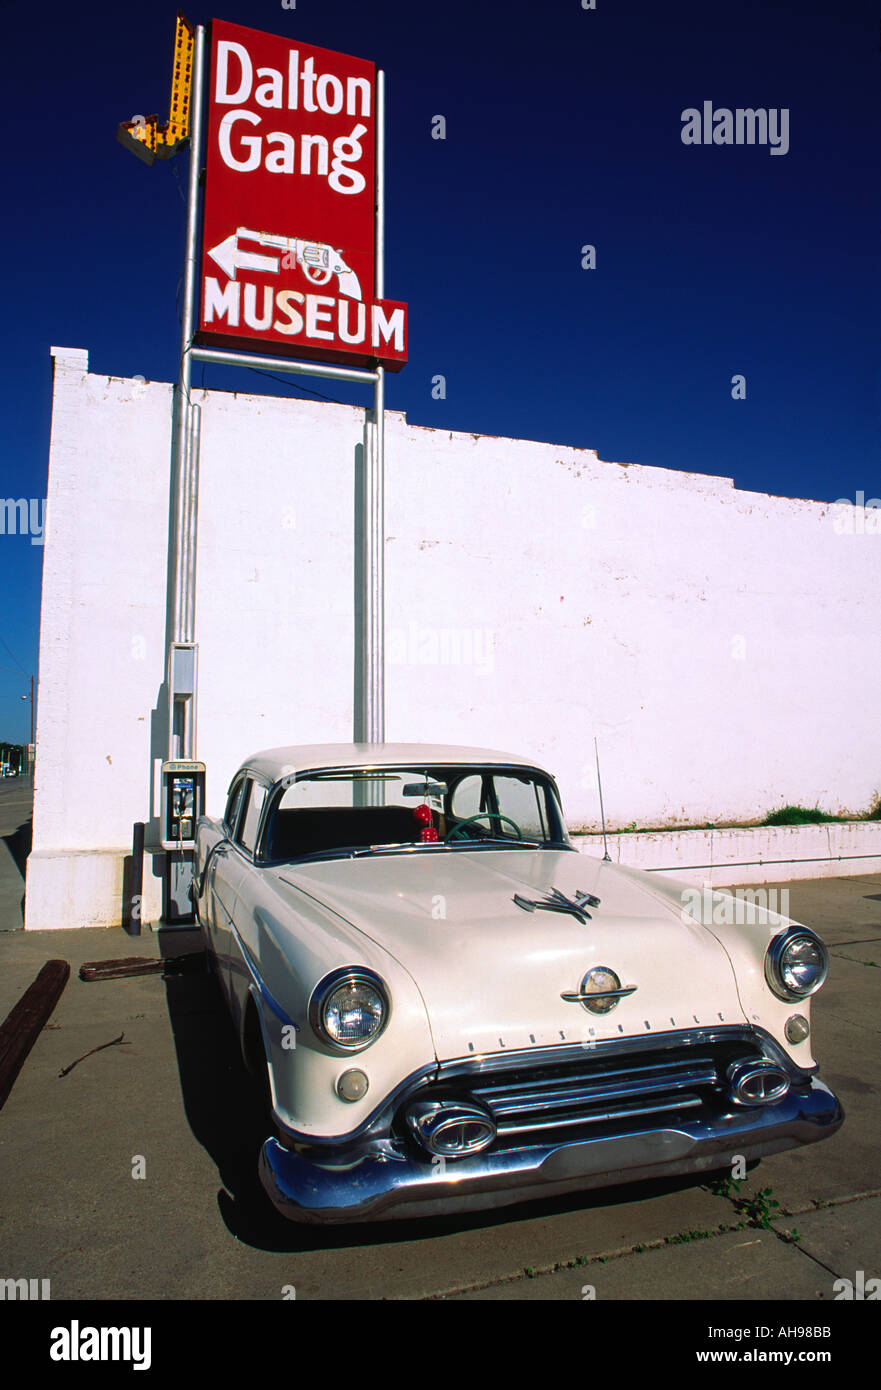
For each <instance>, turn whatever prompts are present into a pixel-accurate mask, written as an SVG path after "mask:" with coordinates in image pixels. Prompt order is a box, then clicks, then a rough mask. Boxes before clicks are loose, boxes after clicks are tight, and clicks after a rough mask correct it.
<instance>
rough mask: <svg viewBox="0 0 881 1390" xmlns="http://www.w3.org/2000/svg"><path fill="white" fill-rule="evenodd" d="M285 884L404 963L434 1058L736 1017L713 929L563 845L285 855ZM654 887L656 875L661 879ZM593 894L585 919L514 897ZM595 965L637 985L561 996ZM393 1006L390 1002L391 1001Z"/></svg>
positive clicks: (728, 973)
mask: <svg viewBox="0 0 881 1390" xmlns="http://www.w3.org/2000/svg"><path fill="white" fill-rule="evenodd" d="M279 878H280V879H281V881H282V882H284V883H287V884H288V885H290V886H292V887H295V888H297V889H298V890H300V891H301V892H304V893H306V894H308V895H309V896H310V897H311V898H314V899H316V900H317V901H318V902H320V903H321V904H323V905H324V906H325V907H327V908H330V909H331V911H333V912H335V913H337V914H338V915H339V916H341V917H342V918H344V919H345V920H346V921H347V922H348V923H350V924H351V925H352V926H354V927H355V928H357V929H358V930H359V931H360V932H362V933H364V934H365V935H366V936H368V937H370V938H371V940H373V941H375V942H376V943H377V944H378V945H380V946H381V947H382V948H383V949H384V950H385V951H387V952H389V953H390V954H391V955H392V956H394V957H395V958H396V960H397V961H398V962H399V963H400V964H401V965H402V966H403V967H404V968H405V969H406V970H407V971H408V973H409V974H410V975H411V977H412V978H413V980H414V981H415V982H416V985H417V986H418V988H419V990H420V992H421V994H422V997H423V999H424V1001H425V1006H426V1010H427V1013H428V1019H429V1023H430V1026H431V1030H432V1034H433V1037H434V1042H435V1047H436V1049H437V1055H438V1059H439V1060H440V1061H446V1060H449V1059H451V1058H455V1057H468V1056H471V1055H474V1054H477V1053H485V1052H499V1051H502V1050H506V1049H511V1050H515V1049H518V1048H528V1047H533V1046H550V1045H552V1044H558V1043H561V1042H568V1043H572V1042H580V1041H583V1042H586V1043H587V1042H590V1041H591V1040H595V1041H601V1040H603V1039H607V1038H617V1037H621V1036H622V1035H631V1034H638V1035H640V1036H651V1035H652V1034H655V1033H658V1032H669V1031H671V1030H673V1029H683V1028H694V1027H697V1026H698V1025H702V1026H710V1025H715V1026H717V1027H718V1026H719V1025H720V1023H721V1024H735V1025H742V1024H743V1023H744V1022H745V1021H746V1020H745V1018H744V1015H743V1011H742V1009H741V1007H740V1004H739V1001H738V995H737V987H736V981H735V978H734V972H733V969H732V966H731V963H730V961H729V959H728V956H727V955H726V953H725V951H724V950H723V948H722V946H721V945H720V944H719V942H718V941H717V940H716V938H715V937H714V936H713V935H712V934H711V933H710V932H709V931H707V930H706V929H705V928H704V927H702V926H700V925H699V924H698V923H696V922H694V921H693V920H692V919H690V918H689V917H688V916H687V914H683V913H680V912H679V911H678V910H677V909H676V907H675V906H672V905H671V903H670V902H666V901H664V898H663V896H662V895H661V894H660V893H657V894H656V893H655V892H653V891H652V888H651V886H649V885H646V884H644V883H642V882H640V876H638V875H637V874H635V873H634V872H633V871H631V870H627V869H621V868H619V867H617V866H616V865H613V864H610V863H608V862H605V861H602V860H598V859H594V858H591V857H588V856H587V855H583V854H579V853H573V852H572V851H566V850H479V851H468V850H458V849H457V850H451V851H439V852H419V851H417V852H415V853H403V854H382V853H381V854H376V855H365V856H364V857H358V858H354V859H345V860H323V861H317V862H313V863H309V864H299V865H288V866H286V867H285V868H284V869H282V870H280V871H279ZM659 888H660V885H659ZM554 889H556V890H558V891H559V892H560V893H562V894H563V895H565V896H566V897H569V898H571V897H572V896H573V895H574V894H575V893H577V892H584V893H590V894H592V895H594V896H595V897H597V898H599V899H600V905H599V906H598V907H595V908H594V907H588V908H587V911H588V912H589V913H590V920H589V921H586V922H582V921H579V920H578V919H577V918H576V917H575V916H573V915H571V914H569V913H560V912H551V911H547V910H544V909H542V908H537V909H535V910H534V911H532V912H530V911H528V910H526V909H524V908H521V907H519V906H517V904H516V903H515V902H514V895H515V894H517V895H519V896H522V897H523V898H525V899H527V900H529V901H538V900H540V899H541V898H543V897H545V896H546V895H547V894H549V893H550V892H551V891H552V890H554ZM594 966H606V967H607V968H608V969H610V970H613V971H614V972H615V974H616V975H617V976H618V977H619V979H620V981H621V984H622V986H624V987H629V986H632V985H635V986H636V991H635V993H634V994H632V995H630V996H628V997H627V998H624V999H622V1000H620V1002H619V1003H618V1004H617V1006H616V1007H615V1008H614V1009H612V1011H611V1012H610V1013H608V1014H605V1015H595V1014H591V1013H588V1012H587V1010H586V1009H585V1008H584V1007H583V1006H582V1005H581V1004H580V1003H571V1002H567V1001H565V1000H563V999H562V998H561V997H560V996H561V994H563V993H567V992H571V991H577V990H578V988H579V986H580V984H581V981H582V979H583V978H584V975H585V974H586V972H587V971H588V970H590V969H591V968H593V967H594ZM392 1011H393V1012H394V1001H392Z"/></svg>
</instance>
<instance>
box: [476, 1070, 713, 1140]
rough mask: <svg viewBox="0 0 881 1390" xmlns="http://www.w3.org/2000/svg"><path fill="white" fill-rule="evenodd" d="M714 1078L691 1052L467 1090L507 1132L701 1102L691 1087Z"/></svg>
mask: <svg viewBox="0 0 881 1390" xmlns="http://www.w3.org/2000/svg"><path fill="white" fill-rule="evenodd" d="M717 1082H718V1072H717V1069H716V1065H715V1063H714V1061H713V1058H712V1057H695V1058H689V1059H688V1061H687V1062H685V1063H680V1064H678V1065H671V1064H670V1063H665V1062H654V1063H652V1062H650V1063H646V1064H644V1065H642V1066H631V1067H628V1068H627V1069H626V1070H624V1071H622V1070H621V1069H620V1068H602V1069H594V1070H588V1069H584V1070H582V1071H581V1072H575V1073H571V1072H570V1073H568V1074H566V1075H564V1076H558V1077H553V1076H551V1077H544V1078H542V1079H541V1080H537V1081H536V1080H533V1081H522V1082H514V1083H513V1084H510V1083H509V1084H507V1085H506V1084H504V1083H502V1084H497V1085H477V1086H472V1087H471V1088H470V1094H471V1095H472V1096H473V1097H474V1099H475V1100H476V1101H480V1102H482V1103H483V1104H484V1105H485V1106H486V1107H487V1109H488V1110H489V1112H490V1114H491V1115H492V1116H493V1118H494V1119H495V1121H496V1124H497V1126H498V1130H499V1133H500V1134H502V1135H513V1134H525V1133H528V1132H530V1131H531V1130H547V1129H554V1128H556V1127H558V1126H566V1127H571V1126H572V1125H579V1124H599V1123H601V1122H603V1121H606V1120H612V1119H617V1118H627V1117H631V1116H638V1115H648V1114H658V1113H660V1112H661V1111H665V1110H682V1109H689V1110H690V1109H693V1108H694V1107H696V1106H699V1105H700V1104H701V1097H700V1095H699V1094H697V1091H696V1088H698V1087H707V1086H715V1085H716V1084H717Z"/></svg>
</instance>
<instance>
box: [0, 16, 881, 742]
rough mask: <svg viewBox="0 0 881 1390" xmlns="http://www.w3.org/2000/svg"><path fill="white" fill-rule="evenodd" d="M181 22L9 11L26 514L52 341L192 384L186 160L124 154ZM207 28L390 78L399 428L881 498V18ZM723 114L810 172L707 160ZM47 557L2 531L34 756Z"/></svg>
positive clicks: (11, 304)
mask: <svg viewBox="0 0 881 1390" xmlns="http://www.w3.org/2000/svg"><path fill="white" fill-rule="evenodd" d="M176 8H177V6H176V4H174V3H166V0H154V3H153V4H152V5H150V6H120V5H118V4H111V3H109V2H108V3H105V2H104V0H83V3H81V4H78V5H75V6H74V5H71V6H52V7H51V9H50V10H47V9H45V8H44V7H34V6H15V7H13V6H5V7H4V10H3V19H4V26H5V30H6V33H7V39H8V42H7V50H8V52H9V54H10V55H11V58H12V61H10V62H9V64H8V66H7V68H6V71H5V74H4V119H5V123H6V138H5V140H4V141H3V162H4V184H5V192H6V197H5V199H4V206H3V211H2V227H3V231H2V247H3V250H4V253H5V268H6V274H5V275H4V276H3V282H4V296H5V301H6V302H5V320H6V332H5V333H4V334H3V337H2V341H0V354H2V365H3V371H2V377H0V389H2V404H0V410H2V415H3V423H4V432H3V439H4V448H3V450H2V459H0V470H2V477H0V495H2V496H3V497H15V498H18V497H25V498H40V497H43V496H44V495H45V490H46V473H47V462H48V447H49V429H50V416H51V366H50V359H49V346H50V344H53V343H54V344H62V345H65V346H73V347H84V348H88V350H89V354H90V367H91V369H92V370H93V371H95V372H99V373H104V374H108V375H114V376H130V375H135V374H137V373H140V374H142V375H143V376H145V377H147V378H148V379H152V380H157V379H158V380H163V381H170V380H172V378H173V377H174V375H175V372H176V366H175V363H176V356H177V347H178V318H177V305H176V294H177V286H178V281H179V277H180V273H181V261H182V251H183V232H184V213H185V209H184V204H183V199H182V189H183V187H184V186H185V184H186V169H187V156H186V155H181V156H178V158H177V159H176V160H174V161H172V162H170V163H161V162H158V161H157V163H156V164H155V165H154V166H153V167H152V168H148V167H147V166H146V165H144V164H142V163H141V162H140V161H138V160H137V159H135V158H134V157H133V156H132V155H131V154H129V153H128V152H127V151H125V150H124V149H123V148H122V147H121V146H120V145H119V144H118V143H117V142H116V138H115V133H116V127H117V125H118V123H119V121H121V120H127V119H130V118H131V116H133V115H134V114H136V113H143V114H147V115H149V114H151V113H152V112H154V111H156V112H158V113H159V114H160V117H161V118H162V119H165V117H166V115H167V110H168V96H169V86H170V74H171V48H172V39H173V33H174V16H175V12H176ZM184 8H185V11H186V13H187V15H188V17H189V18H190V19H191V20H192V21H193V22H196V23H205V22H207V21H208V20H210V19H211V18H212V17H214V16H216V17H218V18H223V19H228V20H231V21H234V22H238V23H244V24H247V25H249V26H250V27H252V28H256V29H265V30H267V31H269V32H273V33H279V34H289V35H290V36H291V38H293V39H296V38H299V39H300V40H302V41H303V42H307V43H314V44H318V45H321V46H324V47H327V48H334V49H340V50H343V51H345V52H349V53H353V54H357V55H359V56H362V57H366V58H370V59H372V60H374V61H376V62H377V63H378V64H379V65H380V66H382V67H384V68H385V70H386V73H387V83H388V132H387V133H388V140H387V178H388V209H387V259H386V294H387V295H388V297H389V298H392V299H402V300H406V301H407V302H408V303H409V306H410V310H409V312H410V361H409V363H408V365H407V366H406V367H405V368H404V370H403V371H402V372H401V373H400V374H399V375H398V376H393V377H390V378H389V386H388V391H387V401H388V405H389V407H390V408H392V409H396V410H404V411H406V413H407V415H408V417H409V419H410V420H412V421H413V422H414V423H416V424H422V425H437V426H440V427H444V428H448V429H458V430H468V431H475V432H482V433H488V434H497V435H511V436H515V437H524V438H532V439H539V440H548V441H552V442H555V443H563V444H572V445H576V446H583V447H587V448H594V449H597V450H598V451H599V454H600V457H601V458H605V459H610V460H617V461H621V462H638V463H643V464H650V465H654V466H657V467H664V468H681V469H687V470H694V471H697V472H703V473H714V474H721V475H725V476H733V477H734V480H735V482H736V484H737V485H738V486H739V487H742V488H750V489H755V490H759V491H765V492H771V493H776V494H779V495H784V496H793V497H812V498H816V499H818V500H834V499H836V498H839V497H849V498H855V496H856V494H857V493H858V492H859V491H862V492H863V493H864V495H865V497H866V498H870V497H878V496H881V477H879V471H881V470H879V458H881V452H879V446H881V362H879V351H878V327H877V326H878V323H879V317H881V316H879V308H881V305H879V298H881V296H879V284H881V275H879V258H881V241H879V234H881V208H879V178H878V168H879V153H881V130H879V120H881V117H879V96H881V82H879V78H881V52H879V19H881V3H879V0H875V3H863V2H862V0H829V2H828V3H825V2H823V0H800V3H797V4H795V3H780V4H755V3H750V0H737V3H734V2H733V0H713V3H712V4H708V3H707V0H683V3H677V4H676V5H659V4H658V3H657V0H654V2H653V3H650V2H649V0H633V3H629V2H628V0H596V8H595V9H593V10H585V9H583V8H582V5H581V0H543V3H542V4H540V5H539V4H527V3H524V2H523V0H512V2H511V3H503V2H502V0H468V2H467V3H466V2H465V0H445V2H444V3H435V4H419V5H414V4H413V3H412V0H371V3H370V4H369V5H365V4H364V3H363V0H361V3H355V0H297V3H296V7H295V8H294V9H285V8H283V6H282V4H281V0H272V2H271V0H249V3H248V4H247V5H245V4H243V3H240V2H239V0H228V2H227V3H221V0H217V4H216V7H215V8H211V9H197V8H195V6H194V5H192V4H191V5H187V6H185V7H184ZM704 101H711V102H712V104H713V108H714V109H716V110H718V109H719V108H721V107H727V108H730V109H732V110H734V109H736V108H738V107H740V108H744V107H752V108H766V109H773V110H775V111H782V110H784V109H785V110H787V111H788V112H789V117H788V120H789V148H788V151H787V152H786V153H785V154H780V155H773V154H772V153H771V150H770V148H769V146H767V145H765V146H761V145H753V146H747V145H741V146H737V145H727V146H726V145H719V146H716V145H710V146H703V145H701V146H690V145H685V144H683V142H682V139H681V132H682V128H683V126H682V120H681V113H682V111H683V110H685V109H686V108H689V107H697V108H701V107H702V104H703V102H704ZM438 114H440V115H443V116H444V117H445V119H446V139H445V140H443V141H440V140H433V139H432V138H431V129H432V118H433V117H434V116H435V115H438ZM584 245H593V246H595V247H596V268H595V269H594V270H585V269H583V268H582V264H581V248H582V246H584ZM201 373H202V369H201V368H197V369H196V376H195V379H196V381H197V382H200V381H201V379H202V376H201ZM438 373H442V374H443V375H444V376H445V378H446V399H444V400H435V399H433V398H432V394H431V382H432V378H433V377H434V376H435V375H436V374H438ZM736 374H742V375H743V376H744V377H745V380H746V397H745V399H743V400H733V399H732V394H731V392H732V386H731V380H732V377H733V376H734V375H736ZM205 382H206V384H207V385H209V386H215V387H218V388H226V389H238V390H255V391H259V390H265V391H266V392H267V393H270V394H275V393H280V394H287V395H297V394H300V391H301V389H302V388H301V387H298V386H293V387H291V386H290V385H286V386H282V385H277V384H276V383H275V382H273V381H271V380H266V379H265V378H260V377H258V376H256V375H253V374H252V373H250V372H242V371H235V372H234V371H222V370H220V369H217V368H208V369H207V370H206V373H205ZM302 386H303V387H310V388H312V389H314V390H315V391H317V392H320V393H323V394H325V395H329V396H332V397H333V398H334V399H337V400H343V401H352V402H358V403H362V404H366V393H365V391H364V388H359V387H356V386H351V387H350V386H330V385H329V384H328V383H325V382H321V381H317V380H315V381H311V380H308V379H307V380H305V381H304V382H303V383H302ZM87 466H88V463H87V460H84V467H87ZM41 564H42V549H41V547H40V546H38V545H32V544H31V538H30V537H28V536H20V535H19V536H9V535H5V536H0V586H2V587H0V592H2V594H3V596H4V602H3V605H2V612H0V738H3V739H10V740H22V739H24V738H26V736H27V727H28V706H27V704H26V702H24V701H22V700H21V698H20V697H21V695H22V694H25V693H26V692H27V689H28V683H27V678H26V676H27V674H28V673H30V672H32V671H36V662H37V642H38V628H39V602H40V571H41Z"/></svg>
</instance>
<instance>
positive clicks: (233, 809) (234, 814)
mask: <svg viewBox="0 0 881 1390" xmlns="http://www.w3.org/2000/svg"><path fill="white" fill-rule="evenodd" d="M244 790H245V779H244V777H240V778H239V780H238V781H237V782H236V784H235V786H234V787H233V788H232V789H231V791H230V794H229V800H228V801H227V803H226V814H225V816H224V817H223V823H224V825H225V826H226V828H227V830H228V831H229V833H230V835H235V833H236V821H237V820H238V818H239V808H240V807H241V804H242V793H243V792H244Z"/></svg>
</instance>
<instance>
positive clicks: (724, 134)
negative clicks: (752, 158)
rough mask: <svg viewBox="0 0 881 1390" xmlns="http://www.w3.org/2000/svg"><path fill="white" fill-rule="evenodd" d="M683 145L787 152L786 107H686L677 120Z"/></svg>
mask: <svg viewBox="0 0 881 1390" xmlns="http://www.w3.org/2000/svg"><path fill="white" fill-rule="evenodd" d="M680 120H681V121H682V132H681V139H682V143H683V145H768V146H769V147H770V153H771V154H788V153H789V107H788V106H783V107H780V108H779V109H778V108H777V107H776V106H772V107H771V108H770V109H769V108H768V107H765V106H758V107H755V108H753V107H751V106H738V107H736V108H735V110H733V111H732V110H731V108H730V107H728V106H718V107H716V109H715V110H714V109H713V103H712V102H711V101H705V102H704V104H703V107H702V109H701V110H698V108H697V107H696V106H687V107H686V108H685V110H684V111H683V112H682V115H681V117H680Z"/></svg>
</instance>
